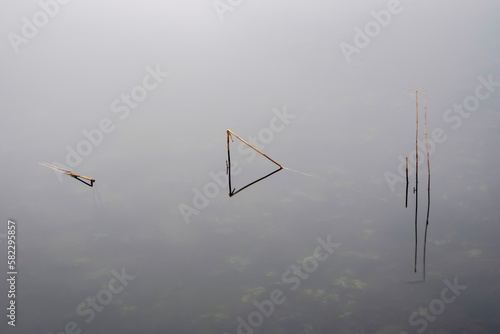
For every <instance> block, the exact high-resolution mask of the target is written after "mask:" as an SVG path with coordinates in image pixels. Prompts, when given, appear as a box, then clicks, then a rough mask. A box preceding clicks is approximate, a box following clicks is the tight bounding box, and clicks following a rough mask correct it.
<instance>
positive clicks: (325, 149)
mask: <svg viewBox="0 0 500 334" xmlns="http://www.w3.org/2000/svg"><path fill="white" fill-rule="evenodd" d="M401 5H402V7H403V8H404V9H403V11H402V13H401V14H399V15H397V16H393V17H392V20H391V23H390V24H389V25H388V26H387V27H385V28H383V29H382V31H381V33H380V34H379V35H378V36H376V37H375V38H373V40H372V41H371V43H370V44H369V45H368V46H367V47H366V48H364V49H362V50H361V52H360V54H355V55H353V56H352V62H351V63H348V62H347V61H346V59H345V58H344V56H343V54H342V52H341V50H340V48H339V44H340V43H341V42H342V41H344V42H347V43H350V44H353V35H354V32H353V28H354V27H355V26H358V27H360V28H363V27H364V25H365V24H366V23H367V22H369V21H371V20H373V18H372V16H371V15H370V11H371V10H376V11H379V10H381V9H386V8H387V2H385V1H370V2H368V1H362V2H356V3H352V2H350V1H335V2H334V1H307V2H306V1H278V0H276V1H244V2H243V3H242V4H241V5H240V6H238V7H236V8H235V9H234V11H233V12H227V13H225V15H224V18H225V19H224V21H221V20H220V19H219V17H218V15H217V13H216V11H215V10H214V8H213V3H212V1H189V0H188V1H184V0H183V1H168V2H167V1H165V2H161V1H123V0H122V1H72V2H70V3H68V4H67V5H63V6H61V8H60V11H59V13H58V14H57V15H56V16H55V17H54V18H51V19H50V21H49V23H48V24H47V25H46V26H45V27H43V28H41V29H40V31H39V32H38V34H37V35H36V36H35V37H34V38H33V39H31V40H30V41H29V42H28V44H26V45H21V46H20V52H19V53H18V54H16V53H15V52H14V51H13V50H12V47H11V45H10V43H9V41H8V39H7V38H6V36H7V34H8V33H10V32H15V33H18V34H20V29H21V25H22V17H23V16H26V17H28V18H31V16H32V15H33V14H34V13H35V12H36V11H38V10H39V6H38V4H37V1H19V2H10V3H3V4H2V5H1V10H0V31H1V32H2V33H1V34H0V35H1V36H4V37H3V38H2V39H1V43H2V44H1V48H0V74H1V75H0V110H1V122H0V136H1V140H0V150H1V156H2V164H1V172H2V176H3V177H2V179H1V181H0V189H1V202H0V208H1V210H0V211H1V213H2V217H1V219H2V220H3V221H5V222H6V220H7V218H14V219H16V220H17V221H18V224H19V230H18V233H19V235H18V237H19V244H18V247H19V248H18V262H19V273H20V274H19V277H18V292H19V296H18V298H17V300H18V302H19V305H20V306H19V309H18V327H19V328H17V329H16V330H24V331H34V330H37V331H42V332H46V333H49V332H53V333H56V332H57V333H58V332H59V331H61V330H62V329H63V328H64V324H66V323H67V322H68V321H70V320H74V321H75V322H77V323H78V324H79V325H80V326H81V328H82V332H92V333H101V332H109V331H110V330H113V331H114V330H119V331H121V332H127V331H129V332H131V333H132V332H138V331H144V332H151V333H153V332H154V333H156V332H165V331H167V330H172V331H176V332H178V333H184V332H186V333H188V332H200V333H201V332H202V331H201V328H203V331H204V332H206V333H212V332H214V333H215V332H217V333H223V332H224V331H227V332H235V331H236V326H237V323H236V320H235V319H236V318H237V316H242V317H244V316H245V315H247V314H249V313H250V312H251V311H252V310H253V306H252V303H251V302H249V301H247V302H244V301H242V296H244V295H245V294H247V293H248V291H247V290H248V289H249V287H260V286H263V287H264V288H265V291H266V292H264V293H263V294H262V295H258V296H257V298H259V299H263V298H267V297H268V296H269V295H268V291H269V290H270V288H269V286H267V285H266V282H267V280H268V278H267V277H268V276H266V273H269V272H272V271H274V272H276V273H278V274H281V273H282V272H283V271H284V270H286V268H287V266H288V265H290V264H292V263H295V262H296V261H297V259H299V258H301V257H304V256H307V255H310V254H311V253H312V250H313V249H314V247H315V239H316V237H318V236H323V237H325V236H326V235H328V234H331V235H332V239H333V240H334V241H335V242H339V243H341V244H342V245H343V249H340V250H339V255H338V258H332V259H331V260H329V261H331V262H328V263H325V264H321V265H320V268H319V270H318V273H317V276H315V277H313V278H311V280H308V281H306V282H304V283H303V287H301V289H300V290H299V292H296V293H290V292H288V294H287V297H288V301H287V302H286V303H285V305H283V306H280V307H278V306H277V310H276V312H277V313H276V314H275V315H272V316H271V317H270V318H266V320H265V323H264V325H263V326H262V328H260V330H261V331H262V332H266V331H269V332H275V333H277V332H278V331H277V330H275V329H276V328H282V329H283V328H288V326H292V327H291V328H305V327H301V326H303V324H304V323H308V324H312V325H313V327H314V326H316V327H315V329H314V331H316V332H318V333H319V332H322V329H323V330H327V329H328V330H333V329H336V330H338V329H339V328H343V327H344V328H349V329H351V330H352V331H354V332H355V331H356V330H357V329H359V327H356V326H362V327H363V328H371V329H373V331H374V332H376V331H377V330H379V329H382V328H384V327H385V326H390V325H392V324H394V323H396V324H398V325H400V326H402V327H401V328H400V329H401V330H403V329H405V328H406V330H408V328H410V329H412V330H414V328H411V327H408V320H407V319H408V316H409V315H410V314H411V312H412V311H414V310H415V309H417V308H418V307H419V306H420V305H427V304H428V303H429V301H431V300H432V299H433V298H436V296H438V295H439V292H440V290H441V289H442V280H443V279H444V278H448V279H453V277H456V276H457V275H462V276H459V277H465V278H463V280H467V285H468V286H469V288H468V290H467V292H464V294H463V297H460V299H459V300H460V301H459V302H457V303H458V304H457V305H458V306H457V305H455V304H454V305H452V306H447V311H446V312H445V313H444V314H443V315H442V316H440V318H439V320H441V322H439V321H436V322H434V323H432V324H430V325H429V326H430V327H431V326H436V327H434V328H436V329H440V328H446V327H447V326H450V325H449V323H455V325H454V326H457V327H458V328H461V327H462V328H467V329H469V330H470V329H471V328H474V326H475V325H476V324H482V325H481V326H482V327H481V329H482V330H483V331H484V332H485V333H487V332H494V331H495V329H497V328H498V327H494V325H492V324H494V323H495V322H494V321H493V319H494V318H495V316H494V315H492V314H495V312H496V314H498V312H497V311H498V304H497V302H496V301H495V298H496V300H498V298H497V297H498V292H497V291H498V285H497V283H496V281H495V280H494V279H492V277H495V276H494V275H498V270H499V267H498V246H497V244H498V243H497V242H496V239H497V237H498V227H497V223H498V219H499V211H498V207H497V206H498V203H499V200H500V181H499V174H500V173H499V172H498V165H499V158H498V148H497V146H498V142H499V139H500V138H499V137H500V136H499V131H498V124H499V114H498V105H499V93H498V91H496V92H495V93H493V94H492V96H491V97H490V98H489V99H487V100H486V101H482V102H481V104H480V107H479V109H478V111H476V112H473V113H472V115H471V116H470V117H469V118H467V119H463V124H462V125H461V126H460V127H459V128H458V129H456V130H454V129H452V128H451V125H452V124H451V123H446V122H445V121H444V120H443V113H444V112H445V111H446V110H447V109H448V108H451V107H452V106H453V104H454V103H462V102H463V100H464V98H466V97H467V96H469V95H471V94H474V89H475V88H476V86H477V85H478V84H479V82H478V80H477V78H478V76H483V77H485V78H486V77H487V76H488V75H490V74H491V75H492V76H493V78H494V79H495V80H496V81H498V80H500V73H499V71H498V68H499V66H498V65H499V60H500V58H499V56H500V45H499V39H498V31H499V28H500V26H499V21H498V17H499V15H500V7H499V5H498V2H496V1H477V2H468V1H440V2H431V1H413V2H408V1H402V2H401ZM157 65H159V67H160V68H161V69H162V70H163V71H166V72H169V77H168V78H166V79H164V81H163V82H162V83H161V84H160V85H159V86H158V88H157V89H155V90H153V91H150V92H149V93H148V96H147V98H146V99H145V100H144V101H142V102H140V104H139V106H138V107H137V109H135V110H133V111H131V113H130V115H129V116H128V117H127V118H126V119H123V120H121V119H120V118H119V116H120V115H119V114H117V113H113V111H112V110H111V103H112V102H113V101H114V100H115V99H117V98H120V96H121V95H122V94H130V91H131V89H132V88H133V87H134V86H136V85H140V84H141V83H142V79H143V77H144V75H146V74H147V71H146V67H147V66H151V67H152V68H155V67H156V66H157ZM421 86H425V87H427V90H428V124H429V130H431V129H434V128H442V129H443V130H444V132H445V134H446V136H447V140H446V141H445V142H444V143H443V144H438V146H437V150H436V152H435V153H433V155H432V156H431V168H432V176H433V179H432V194H433V201H432V209H431V231H430V234H429V239H430V241H429V242H430V245H429V246H428V249H427V251H428V252H429V254H428V259H427V266H428V268H427V272H428V273H430V274H429V275H430V276H429V277H428V279H427V282H426V283H425V284H421V285H418V286H416V285H412V286H408V285H404V284H402V283H401V282H402V281H404V280H409V279H411V278H414V276H413V275H412V270H413V262H412V261H413V211H412V210H413V209H412V208H411V207H410V208H409V209H407V210H404V208H403V203H404V184H403V183H398V184H396V187H395V191H394V192H392V191H391V189H390V187H389V186H388V185H387V182H386V180H385V179H384V172H386V171H390V172H392V173H396V174H397V168H398V165H399V160H398V156H399V155H403V156H406V155H408V154H410V152H412V151H413V150H414V145H415V142H414V141H415V114H414V112H415V97H414V92H412V91H411V90H410V89H411V88H415V87H421ZM421 96H422V95H421ZM419 102H420V106H421V108H420V112H421V114H420V116H421V118H420V139H423V138H424V137H423V100H422V99H420V100H419ZM284 106H286V108H287V110H288V112H289V113H291V114H293V115H295V116H296V118H294V119H293V120H292V121H291V122H290V124H289V125H288V126H287V127H286V128H285V129H284V130H283V131H282V132H280V133H276V134H275V135H274V139H273V141H272V142H271V143H269V144H267V145H266V148H265V153H266V154H268V155H269V156H271V157H273V158H275V159H276V160H277V161H279V162H280V163H282V164H284V165H285V166H288V167H290V168H294V169H298V170H301V171H305V172H307V173H310V174H312V175H314V177H312V178H308V177H305V176H302V175H299V174H296V173H292V172H289V171H281V172H279V173H277V174H276V175H274V176H272V177H270V178H268V179H266V180H264V181H263V182H261V183H259V184H257V185H255V186H252V187H251V188H248V189H247V190H245V191H244V192H242V193H240V194H238V195H237V196H235V197H234V198H228V196H227V189H226V188H223V189H221V190H220V194H219V195H218V196H216V197H215V198H214V199H211V200H210V204H209V205H208V207H207V208H205V209H203V210H201V211H200V214H199V215H193V216H191V223H190V224H189V225H188V224H186V223H185V222H184V220H183V218H182V216H181V214H180V212H179V205H180V204H183V203H185V204H187V205H190V206H192V200H193V196H194V193H193V188H197V189H200V190H201V189H203V187H204V185H205V184H207V183H208V182H212V181H213V180H212V179H211V178H210V177H209V172H218V171H224V169H225V160H226V146H225V145H226V133H225V131H226V129H228V128H229V129H231V130H233V131H235V132H236V133H237V134H238V135H240V136H242V137H243V138H248V136H251V135H257V134H258V132H259V131H260V130H261V129H262V128H264V127H268V126H269V121H270V120H271V118H272V117H273V115H274V114H273V113H272V110H273V108H277V109H279V110H282V109H283V107H284ZM103 118H109V119H110V120H112V122H113V125H114V126H115V129H114V131H113V132H112V133H110V134H105V135H104V137H103V141H102V143H101V144H100V145H98V146H93V151H92V153H91V154H90V155H88V156H87V157H83V161H82V163H81V164H79V165H78V166H77V167H75V168H72V169H73V170H74V171H75V172H77V173H80V174H82V175H85V176H90V177H93V178H95V179H96V184H95V185H96V187H95V188H89V187H86V186H85V185H83V184H81V183H79V182H76V181H74V180H72V179H70V178H66V179H65V180H64V182H62V183H60V182H58V179H57V178H56V177H55V174H54V173H53V172H52V171H50V170H49V169H47V168H44V167H42V166H39V165H38V162H42V161H46V162H49V163H52V162H54V161H58V162H60V163H63V164H66V162H65V158H66V154H67V151H66V146H70V147H72V148H73V149H76V146H77V144H78V143H79V142H80V141H81V140H83V139H85V137H84V136H83V134H82V131H83V130H85V129H86V130H91V129H94V128H96V127H98V124H99V122H100V121H101V120H102V119H103ZM423 158H424V157H421V159H423ZM235 159H238V157H237V156H236V157H235ZM239 159H241V160H243V159H244V157H239ZM258 159H260V158H257V159H256V161H255V163H249V164H248V166H247V167H248V169H249V172H251V171H250V169H251V168H252V166H253V165H255V166H257V165H258V166H259V168H260V167H263V168H266V167H265V166H264V165H265V163H262V161H261V160H258ZM247 167H245V168H247ZM243 173H244V172H243ZM243 173H242V176H243ZM425 178H426V167H425V165H422V167H421V169H420V186H421V188H420V189H421V194H420V198H419V201H420V203H421V206H420V209H421V210H420V211H419V215H420V217H421V219H422V218H423V217H424V214H425V207H424V203H425V201H426V197H425V196H424V192H425V191H423V190H422V189H423V188H424V187H425V181H426V180H425ZM410 181H411V183H410V185H411V186H413V182H414V180H413V179H412V180H410ZM414 198H415V197H414V196H413V195H410V199H409V201H410V205H413V202H414ZM413 208H414V207H413ZM420 223H421V224H420V225H419V231H420V232H422V231H423V224H422V220H421V221H420ZM0 233H6V228H5V227H2V228H1V229H0ZM420 238H421V240H422V235H420ZM4 246H5V244H4V242H3V241H2V243H1V244H0V247H2V251H1V252H0V254H5V251H4V250H5V248H4ZM420 246H421V245H420ZM478 250H479V251H480V252H479V253H478ZM420 251H421V248H420ZM368 253H371V254H375V256H376V257H377V258H376V259H375V260H374V259H371V260H370V259H367V258H366V257H364V256H363V254H365V255H366V254H368ZM356 254H357V255H356ZM478 254H479V255H478ZM5 257H6V256H4V255H2V259H1V260H0V264H1V268H3V269H2V272H5V271H6V269H5V268H6V259H5ZM419 259H421V253H419ZM122 267H126V268H127V270H129V271H130V273H131V274H133V275H136V278H135V279H134V281H132V282H131V283H130V286H129V287H127V289H126V290H125V292H124V293H123V294H120V295H117V296H115V297H114V298H115V302H114V303H113V304H111V305H108V306H106V307H105V309H104V311H103V312H102V313H99V314H98V316H97V317H96V320H95V321H94V322H92V323H90V324H85V323H84V321H83V319H82V318H81V317H78V316H76V315H75V313H74V310H75V308H76V306H77V305H78V304H79V303H80V302H82V301H84V300H85V298H87V297H89V296H95V294H96V293H97V291H99V289H100V288H102V286H103V285H105V284H106V283H107V282H108V280H109V278H110V277H111V276H110V270H111V269H116V270H119V269H120V268H122ZM346 273H347V274H346ZM349 273H351V274H352V275H353V276H354V278H355V279H357V280H360V281H363V282H366V283H367V288H366V290H363V291H359V292H358V293H355V292H356V291H355V292H352V295H351V294H348V295H349V296H348V297H345V298H347V299H349V298H352V299H353V300H356V303H357V304H356V305H358V306H357V308H355V309H353V310H352V311H353V312H352V315H350V317H347V318H342V319H340V318H339V319H337V321H336V322H335V324H333V322H332V321H331V319H330V317H331V316H332V315H331V314H338V312H339V311H338V310H337V309H336V307H337V306H332V305H330V304H328V303H327V305H326V306H325V305H323V304H322V303H321V302H315V301H314V300H313V301H310V300H309V301H307V300H303V299H300V298H301V297H299V296H302V295H301V293H304V291H305V290H304V289H307V288H308V287H309V288H311V289H320V290H321V289H323V290H326V291H329V289H336V288H338V285H332V282H336V281H337V280H338V279H340V278H342V277H348V276H349V275H351V274H349ZM351 278H352V279H354V278H353V277H351ZM276 280H279V276H278V278H277V279H276ZM1 282H2V283H0V291H1V293H0V300H2V305H3V304H4V303H6V302H7V298H6V284H5V281H4V280H1ZM283 289H284V290H285V289H287V287H286V286H285V287H283ZM286 291H289V290H286ZM301 291H302V292H301ZM396 293H397V294H396ZM354 295H355V296H354ZM495 296H496V297H495ZM254 297H255V296H254ZM294 298H297V299H296V300H294ZM356 298H359V299H356ZM382 299H383V300H384V301H382ZM342 300H345V299H341V301H340V302H338V303H340V305H341V306H342V305H343V306H344V308H346V305H350V304H349V303H348V302H347V301H344V302H345V303H346V304H345V305H344V304H342V303H343V301H342ZM332 303H333V302H332ZM325 307H326V308H328V309H329V310H330V311H331V313H323V312H322V311H320V310H323V309H324V308H325ZM305 308H309V309H311V310H315V311H317V313H316V316H313V315H311V317H310V318H307V317H306V318H305V319H303V318H301V316H299V315H296V317H297V318H296V321H297V324H295V323H293V321H292V320H289V321H291V322H290V323H288V322H286V321H285V322H280V321H279V319H281V318H282V313H283V314H299V313H301V312H302V314H304V312H305V311H304V310H303V309H305ZM472 309H475V310H479V311H474V312H473V311H471V310H472ZM388 310H389V311H388ZM299 311H300V312H299ZM281 312H282V313H281ZM294 312H295V313H294ZM305 313H307V312H305ZM389 313H392V314H396V315H395V316H390V315H388V314H389ZM214 314H219V315H220V314H224V316H223V317H222V318H220V319H219V318H217V317H216V315H214ZM364 315H367V316H366V317H365V316H364ZM448 317H449V318H448ZM216 319H218V320H216ZM445 319H446V320H445ZM457 319H459V320H457ZM464 319H465V320H464ZM480 319H481V320H480ZM4 320H5V319H4ZM448 320H449V321H448ZM295 325H296V327H294V326H295ZM0 326H2V331H3V330H4V328H6V330H7V331H8V332H13V331H14V329H13V328H10V326H7V325H6V322H5V321H2V324H1V325H0ZM329 326H331V327H329ZM335 326H339V327H335ZM370 326H371V327H370ZM496 326H498V323H496ZM356 328H357V329H356ZM273 330H275V331H273Z"/></svg>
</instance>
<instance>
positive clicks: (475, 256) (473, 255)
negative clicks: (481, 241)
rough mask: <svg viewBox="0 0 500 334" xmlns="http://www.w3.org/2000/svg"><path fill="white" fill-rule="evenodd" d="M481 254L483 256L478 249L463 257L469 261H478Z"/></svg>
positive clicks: (466, 253)
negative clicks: (469, 259)
mask: <svg viewBox="0 0 500 334" xmlns="http://www.w3.org/2000/svg"><path fill="white" fill-rule="evenodd" d="M481 254H483V251H482V250H480V249H471V250H468V251H467V252H465V256H467V257H468V258H471V259H479V258H480V257H481Z"/></svg>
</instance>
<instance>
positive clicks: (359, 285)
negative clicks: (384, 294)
mask: <svg viewBox="0 0 500 334" xmlns="http://www.w3.org/2000/svg"><path fill="white" fill-rule="evenodd" d="M333 285H337V286H340V287H342V288H348V289H358V290H362V289H365V288H366V287H367V285H368V284H367V283H365V282H363V281H362V280H360V279H352V278H348V277H341V278H339V279H338V280H335V281H334V282H333Z"/></svg>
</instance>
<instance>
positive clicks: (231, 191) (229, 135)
mask: <svg viewBox="0 0 500 334" xmlns="http://www.w3.org/2000/svg"><path fill="white" fill-rule="evenodd" d="M233 136H235V137H236V138H238V139H239V140H241V141H242V142H243V143H245V144H246V145H248V146H249V147H251V148H252V149H254V150H255V151H257V152H258V153H259V154H261V155H263V156H264V157H266V158H267V159H269V160H270V161H271V162H272V163H274V164H275V165H277V166H278V167H279V168H278V169H276V170H275V171H273V172H271V173H269V174H267V175H265V176H263V177H261V178H259V179H257V180H255V181H252V182H250V183H249V184H247V185H245V186H243V187H242V188H240V189H238V190H236V189H233V188H232V187H231V153H230V150H229V139H231V141H232V142H234V140H233ZM283 168H285V167H283V166H282V165H280V164H279V163H277V162H276V161H274V160H273V159H271V158H270V157H268V156H267V155H265V154H264V153H262V152H261V151H259V150H258V149H256V148H255V147H253V146H252V145H250V144H249V143H248V142H246V141H245V140H243V139H242V138H241V137H239V136H238V135H237V134H236V133H234V132H233V131H231V130H229V129H228V130H227V161H226V174H229V177H228V179H229V197H231V196H234V195H236V194H237V193H239V192H240V191H242V190H243V189H245V188H248V187H250V186H251V185H253V184H255V183H257V182H259V181H262V180H263V179H265V178H267V177H269V176H271V175H273V174H274V173H277V172H279V171H280V170H282V169H283Z"/></svg>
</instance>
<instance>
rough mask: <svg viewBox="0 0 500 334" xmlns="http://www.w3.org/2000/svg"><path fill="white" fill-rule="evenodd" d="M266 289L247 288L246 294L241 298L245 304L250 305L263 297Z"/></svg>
mask: <svg viewBox="0 0 500 334" xmlns="http://www.w3.org/2000/svg"><path fill="white" fill-rule="evenodd" d="M264 291H266V289H264V288H263V287H261V286H259V287H255V288H246V289H245V294H244V295H243V297H241V301H242V302H244V303H250V302H252V301H253V300H255V299H256V298H257V297H258V296H259V295H261V294H262V293H263V292H264Z"/></svg>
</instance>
